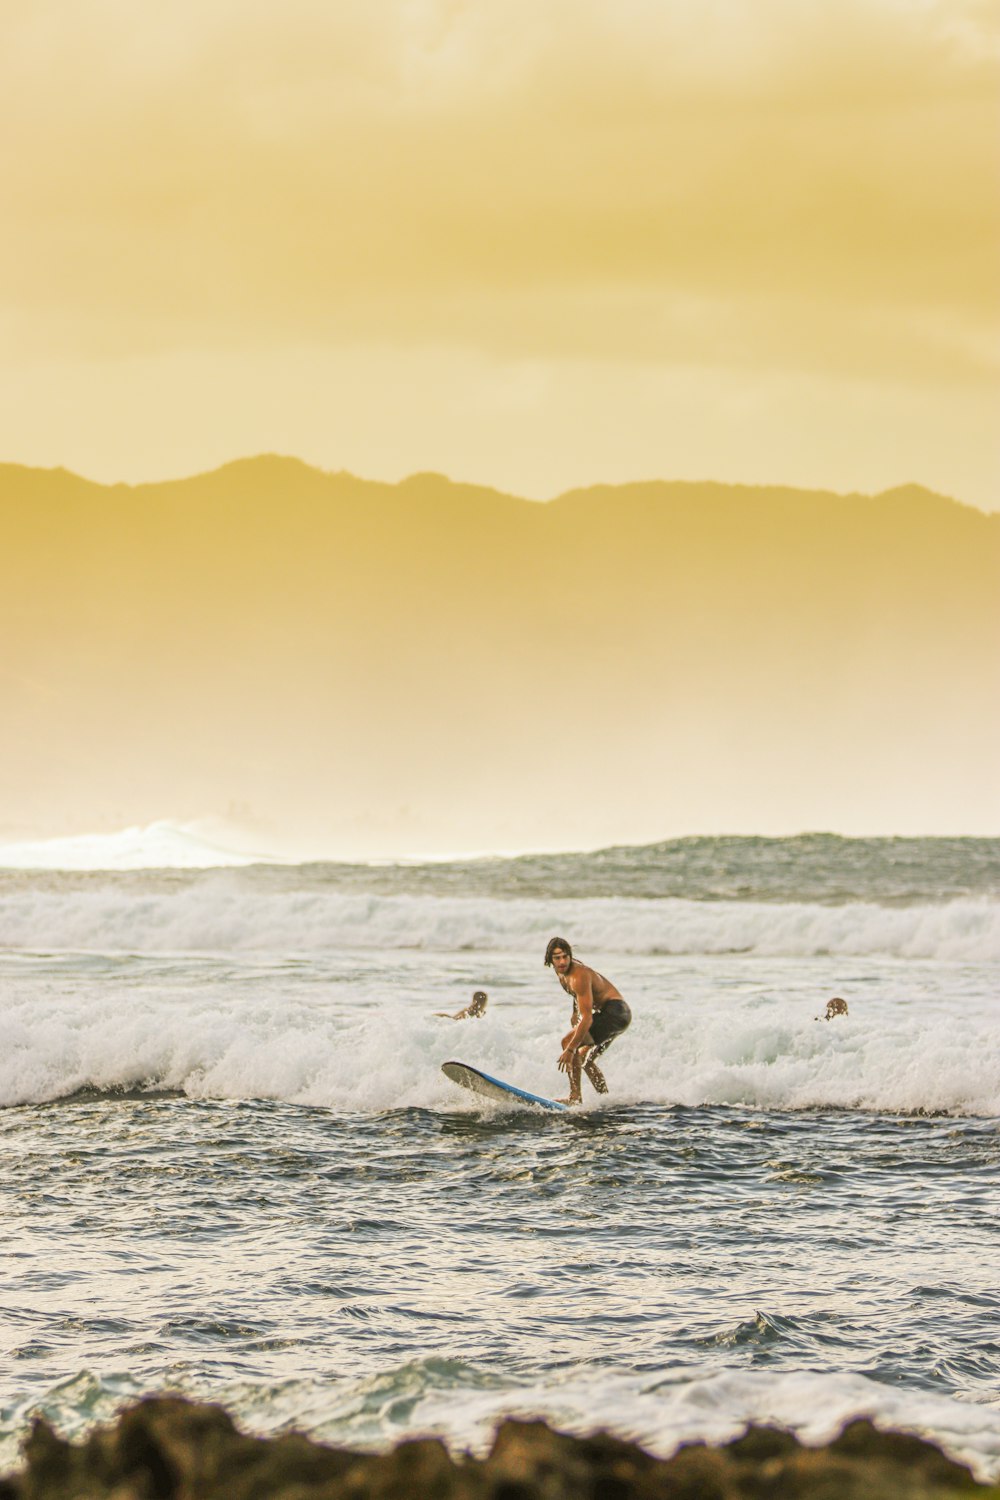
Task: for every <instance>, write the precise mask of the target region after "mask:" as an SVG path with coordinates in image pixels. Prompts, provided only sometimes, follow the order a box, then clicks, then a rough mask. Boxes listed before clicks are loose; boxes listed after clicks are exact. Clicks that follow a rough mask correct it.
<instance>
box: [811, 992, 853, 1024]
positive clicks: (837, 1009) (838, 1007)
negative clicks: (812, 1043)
mask: <svg viewBox="0 0 1000 1500" xmlns="http://www.w3.org/2000/svg"><path fill="white" fill-rule="evenodd" d="M846 1015H847V1001H846V1000H841V998H840V996H839V995H834V997H833V999H832V1000H828V1001H827V1002H826V1015H825V1016H824V1017H823V1020H824V1021H832V1020H833V1018H834V1016H846ZM816 1019H817V1021H818V1020H819V1016H817V1017H816Z"/></svg>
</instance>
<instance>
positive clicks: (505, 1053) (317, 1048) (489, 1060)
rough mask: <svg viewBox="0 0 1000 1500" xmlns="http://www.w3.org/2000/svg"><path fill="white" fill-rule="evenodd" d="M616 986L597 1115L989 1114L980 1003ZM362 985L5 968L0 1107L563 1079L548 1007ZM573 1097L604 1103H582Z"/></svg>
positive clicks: (390, 1092)
mask: <svg viewBox="0 0 1000 1500" xmlns="http://www.w3.org/2000/svg"><path fill="white" fill-rule="evenodd" d="M644 969H645V976H644ZM619 977H622V976H619ZM628 978H629V985H628V992H629V994H630V996H631V997H632V1000H633V1004H634V1009H635V1020H634V1022H633V1025H632V1027H631V1029H630V1031H629V1032H628V1033H627V1034H626V1036H625V1037H624V1038H623V1039H622V1040H621V1041H620V1042H619V1043H618V1044H617V1045H616V1047H615V1048H614V1049H613V1050H612V1051H611V1052H610V1053H609V1054H608V1064H607V1071H608V1075H609V1078H610V1080H611V1082H612V1084H613V1090H614V1093H613V1098H612V1099H611V1100H610V1101H608V1102H609V1103H611V1104H617V1103H626V1104H638V1103H652V1104H654V1105H659V1106H663V1107H672V1106H678V1105H683V1106H691V1107H693V1106H699V1105H730V1106H750V1107H760V1108H770V1109H778V1110H799V1109H811V1108H860V1109H870V1110H874V1111H894V1112H895V1111H898V1112H913V1111H943V1112H947V1113H953V1114H967V1115H978V1116H996V1115H1000V1033H998V1029H997V1027H996V1025H995V1022H994V1020H993V1018H992V1017H991V1015H990V1011H989V1005H988V1002H987V1001H985V1000H984V999H983V997H982V996H981V995H980V997H979V999H978V1000H975V999H972V1000H968V1001H966V1003H965V1004H964V1006H962V1007H960V1008H959V1007H953V1008H951V1009H950V1010H949V1008H948V1006H947V1005H946V1004H944V1003H943V1001H941V1000H940V999H939V1000H938V1001H937V1002H936V1003H932V1002H931V1001H929V1000H928V1001H927V1002H926V1003H924V1004H921V1005H917V1004H907V1003H905V1002H904V1001H901V1000H900V999H899V998H898V997H895V996H892V995H884V996H883V997H882V998H881V999H879V998H877V997H874V996H873V997H870V998H869V999H868V1000H867V1002H866V1004H865V1007H864V1012H863V1016H862V1017H860V1018H855V1016H854V1015H853V1014H852V1015H851V1016H849V1017H848V1018H847V1019H841V1020H838V1021H836V1022H835V1023H832V1024H829V1025H828V1024H825V1023H818V1024H817V1022H816V1021H814V1020H813V1017H812V1014H811V1010H812V1008H813V1007H812V1006H809V1008H808V1009H807V1008H806V1007H805V1006H804V1005H803V1003H802V1001H801V999H790V998H786V997H784V996H775V997H774V998H769V997H768V996H766V995H760V994H757V995H751V996H743V997H741V996H740V995H738V994H736V995H726V996H722V997H719V996H718V995H713V994H712V993H711V991H710V990H709V989H708V988H707V986H706V983H705V980H704V979H702V980H701V982H700V993H699V986H698V983H697V981H696V980H692V981H691V982H689V983H688V984H687V985H686V990H685V993H683V994H679V995H676V996H675V997H671V998H668V997H665V995H664V992H663V976H662V974H660V973H658V972H657V969H656V964H655V961H646V965H639V966H638V967H637V968H635V969H634V970H633V971H632V972H631V974H629V975H628ZM380 989H381V982H380V980H379V978H378V977H377V976H376V977H375V978H374V979H373V980H370V981H366V982H365V983H364V984H362V985H361V986H360V990H363V991H364V992H365V994H364V995H362V994H361V993H360V990H359V989H358V988H354V989H352V988H351V987H350V986H348V987H347V993H346V994H344V993H342V992H340V991H338V990H337V989H336V988H334V986H333V985H332V984H331V986H330V987H328V988H325V987H323V986H321V985H316V984H313V985H310V986H301V985H299V986H297V985H296V984H295V983H294V982H292V981H286V982H285V983H284V984H281V983H278V982H275V981H274V980H273V979H271V980H269V981H266V982H264V983H258V982H257V981H256V980H255V978H254V976H253V975H252V974H250V973H247V974H245V975H244V976H243V978H242V980H241V979H240V977H239V976H238V975H237V976H235V980H234V979H228V980H227V981H226V983H225V985H221V984H219V983H216V984H215V985H213V984H212V983H211V982H209V981H207V980H206V978H205V977H204V976H202V975H198V976H193V977H192V980H191V982H190V983H180V984H178V982H177V976H174V977H173V982H172V983H171V984H166V983H163V984H156V983H152V982H146V983H144V984H142V985H138V984H135V983H126V984H114V983H110V982H108V979H107V978H106V977H97V978H95V979H91V980H90V981H89V982H85V981H84V980H82V979H81V978H80V977H79V976H72V977H71V978H70V979H68V980H61V981H59V982H56V981H55V980H53V979H52V978H51V977H49V978H47V979H46V980H45V981H44V982H43V983H42V984H37V983H27V982H19V981H18V978H17V976H16V975H15V976H13V977H11V976H10V975H9V974H7V975H5V976H4V977H3V979H2V982H0V1012H2V1015H3V1024H4V1036H5V1046H4V1050H3V1054H2V1057H0V1106H2V1105H13V1104H19V1103H28V1102H41V1101H44V1100H49V1099H54V1098H59V1097H63V1096H66V1095H70V1094H73V1093H75V1092H77V1091H79V1090H81V1089H85V1088H96V1089H101V1090H109V1089H130V1088H136V1087H141V1088H145V1087H160V1088H167V1089H176V1090H179V1091H182V1092H183V1093H185V1094H187V1095H188V1096H190V1097H193V1098H231V1099H248V1098H263V1099H279V1100H285V1101H288V1102H290V1103H295V1104H300V1105H309V1106H317V1107H321V1108H329V1109H334V1110H338V1111H358V1112H362V1113H370V1112H372V1113H377V1112H380V1111H383V1110H389V1109H394V1108H406V1107H421V1108H426V1109H433V1110H480V1109H482V1104H481V1103H480V1102H479V1101H477V1100H475V1099H474V1098H473V1096H471V1095H466V1094H465V1093H464V1092H462V1091H460V1090H459V1089H457V1088H456V1087H455V1086H454V1085H453V1084H451V1083H450V1082H449V1081H448V1080H447V1079H446V1078H445V1077H444V1076H443V1075H442V1073H441V1071H440V1065H441V1063H442V1062H443V1061H445V1060H446V1059H448V1058H450V1057H456V1056H457V1057H459V1058H461V1059H463V1060H464V1061H467V1062H470V1063H472V1064H473V1065H475V1066H478V1067H480V1068H482V1069H484V1070H485V1071H486V1072H489V1073H493V1074H495V1075H499V1076H501V1077H506V1078H509V1079H510V1080H511V1081H512V1082H515V1083H517V1084H519V1085H520V1086H522V1087H524V1088H527V1089H530V1090H531V1091H533V1092H536V1093H540V1094H547V1095H551V1094H553V1093H554V1092H555V1091H556V1090H557V1089H558V1088H559V1087H560V1085H561V1084H562V1083H564V1080H563V1079H562V1078H561V1075H560V1074H559V1073H558V1072H557V1071H556V1067H555V1061H556V1054H557V1052H558V1046H557V1041H558V1036H559V1034H560V1030H561V1025H562V1023H563V1021H564V1019H565V1018H564V1016H563V1013H562V1008H561V1007H559V1008H558V1009H557V1010H554V1009H553V1005H555V1004H556V1003H557V1002H556V997H555V996H552V997H551V1001H552V1003H551V1004H545V1005H540V1004H539V1003H538V1002H537V1000H530V1001H529V1000H525V999H521V998H518V997H517V996H516V994H515V995H513V996H512V997H511V998H507V996H505V995H503V994H501V995H497V993H496V992H494V997H493V1000H492V1002H491V1008H490V1010H489V1012H488V1013H487V1016H486V1017H485V1018H484V1019H483V1020H481V1021H477V1022H475V1023H465V1024H463V1025H460V1026H457V1025H454V1024H452V1023H449V1022H447V1021H441V1020H438V1019H436V1018H435V1017H434V1016H433V1015H431V1014H430V1011H431V1009H432V1006H431V1005H430V1004H428V1002H427V1001H426V999H420V998H419V997H415V998H414V999H411V1000H409V1001H403V1000H400V999H391V998H386V997H385V996H384V995H383V996H382V997H381V999H380V998H379V995H378V992H379V990H380ZM545 995H546V999H548V998H549V995H548V988H546V991H545ZM958 1017H960V1018H961V1024H960V1025H959V1024H956V1019H957V1018H958ZM589 1105H590V1106H591V1107H597V1108H600V1107H604V1106H603V1105H602V1104H601V1103H600V1102H599V1101H598V1100H597V1099H596V1097H594V1096H590V1097H589Z"/></svg>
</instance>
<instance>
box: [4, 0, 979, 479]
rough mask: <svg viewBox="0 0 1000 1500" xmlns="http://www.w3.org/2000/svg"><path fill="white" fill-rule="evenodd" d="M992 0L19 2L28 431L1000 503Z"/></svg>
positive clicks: (16, 389) (174, 445)
mask: <svg viewBox="0 0 1000 1500" xmlns="http://www.w3.org/2000/svg"><path fill="white" fill-rule="evenodd" d="M998 77H1000V11H998V7H997V5H996V4H995V3H992V0H284V3H283V4H282V5H281V6H278V5H275V4H273V3H267V4H265V3H261V0H172V3H171V4H170V5H158V6H149V5H140V6H137V5H135V3H134V0H87V3H86V4H80V3H79V0H4V4H3V6H2V8H0V130H2V135H3V140H4V142H5V147H6V149H5V151H4V153H3V156H2V159H0V193H2V202H3V205H4V229H3V234H2V235H0V334H2V336H0V460H14V461H18V462H22V463H29V464H40V465H60V464H61V465H65V466H67V467H69V468H73V469H75V470H77V471H79V472H82V473H85V474H87V475H89V476H91V477H93V478H99V479H104V480H115V479H129V480H139V479H144V478H156V477H161V476H167V475H180V474H185V473H191V472H194V471H196V470H199V469H204V468H207V467H211V466H213V465H215V464H217V463H220V462H223V461H225V460H227V459H230V458H233V457H236V456H239V455H242V454H250V453H257V452H261V451H265V450H276V451H280V452H286V453H293V454H296V455H298V456H300V457H303V458H305V459H307V460H308V461H310V462H312V463H315V464H319V465H321V466H324V467H327V468H334V469H339V468H347V469H350V470H352V471H354V472H356V473H359V474H362V475H366V476H369V477H376V478H386V479H395V478H398V477H400V476H401V475H403V474H406V473H409V472H412V471H414V470H420V469H435V470H440V471H444V472H446V473H449V474H451V475H452V476H454V477H456V478H465V479H473V480H478V481H482V482H486V483H493V484H496V485H498V486H500V487H503V488H507V489H510V490H513V491H515V492H517V493H521V494H527V495H534V496H539V497H543V496H548V495H551V494H554V493H556V492H558V491H559V490H561V489H564V488H566V487H568V486H570V485H573V484H578V483H588V482H593V481H598V480H607V481H614V480H624V479H630V478H637V477H651V476H661V477H665V478H702V477H711V478H720V479H728V480H745V481H761V482H774V481H777V482H784V483H796V484H802V485H815V486H824V487H830V488H835V489H854V488H856V489H861V490H877V489H882V488H886V487H888V486H890V485H895V484H898V483H902V482H904V481H908V480H915V481H917V482H920V483H922V484H925V485H928V486H930V487H932V488H936V489H939V490H942V491H944V492H945V493H949V494H952V495H955V496H956V497H958V498H961V499H964V500H969V501H973V502H975V503H977V504H979V505H983V506H989V507H991V508H995V507H1000V483H998V480H1000V451H998V444H997V441H996V438H995V437H994V436H993V432H994V431H995V428H996V425H997V424H996V420H995V418H996V411H997V394H998V380H997V367H998V363H1000V354H998V348H1000V345H998V341H997V337H996V334H997V324H998V321H1000V319H998V311H1000V270H998V266H1000V261H998V250H1000V229H998V219H1000V200H998V191H997V167H998V165H1000V160H998V157H1000V147H998V124H1000V119H998V107H997V106H998V99H1000V89H998Z"/></svg>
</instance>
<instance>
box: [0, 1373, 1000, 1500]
mask: <svg viewBox="0 0 1000 1500" xmlns="http://www.w3.org/2000/svg"><path fill="white" fill-rule="evenodd" d="M960 1496H972V1497H975V1500H1000V1487H997V1486H983V1485H978V1484H977V1483H976V1482H975V1480H974V1479H973V1478H972V1476H971V1474H970V1473H969V1471H968V1470H967V1469H965V1468H963V1467H962V1465H960V1464H956V1463H954V1462H952V1460H950V1459H948V1458H946V1457H945V1456H944V1454H942V1453H941V1452H940V1450H939V1449H937V1448H935V1447H934V1446H933V1444H931V1443H925V1442H922V1441H921V1440H920V1439H919V1438H914V1437H906V1436H904V1435H903V1434H901V1433H894V1432H879V1431H877V1430H876V1429H875V1428H874V1427H873V1426H872V1425H871V1423H870V1422H867V1421H856V1422H852V1423H851V1424H850V1425H849V1426H848V1427H846V1428H845V1429H844V1431H843V1432H842V1433H841V1435H840V1436H839V1437H838V1438H836V1439H835V1440H834V1441H833V1442H832V1443H829V1444H828V1445H827V1446H826V1447H824V1448H806V1447H803V1446H802V1445H801V1444H800V1443H799V1442H798V1441H797V1440H796V1439H795V1438H794V1437H792V1436H791V1435H790V1434H789V1433H787V1432H779V1431H776V1430H773V1429H771V1428H762V1427H758V1428H751V1429H750V1430H749V1431H748V1432H747V1433H746V1434H745V1435H744V1436H743V1437H741V1438H738V1439H736V1440H735V1441H734V1442H732V1443H728V1444H727V1445H726V1446H725V1447H720V1448H712V1447H709V1446H708V1445H707V1444H704V1443H693V1444H690V1445H688V1446H687V1447H685V1448H682V1449H680V1451H679V1452H678V1453H676V1454H674V1456H673V1457H672V1458H669V1459H659V1458H654V1457H653V1456H652V1455H651V1454H649V1453H647V1452H645V1450H644V1449H642V1448H640V1447H639V1446H638V1445H637V1444H635V1443H630V1442H626V1441H624V1440H622V1439H620V1438H616V1437H613V1436H611V1434H610V1433H606V1432H596V1433H594V1434H593V1435H592V1436H590V1437H570V1436H569V1435H567V1434H566V1433H560V1432H554V1431H553V1430H552V1428H550V1427H549V1426H548V1425H547V1423H545V1422H541V1421H538V1422H521V1421H514V1420H508V1421H505V1422H503V1423H501V1425H500V1427H499V1428H498V1429H497V1433H496V1436H495V1439H494V1442H493V1446H492V1448H491V1450H490V1452H489V1454H488V1455H487V1456H486V1458H485V1459H476V1458H472V1457H469V1456H468V1455H464V1456H463V1455H459V1456H456V1457H453V1456H452V1455H451V1454H450V1453H449V1452H448V1450H447V1448H445V1446H444V1444H443V1443H441V1442H439V1441H438V1440H437V1439H436V1438H418V1439H414V1440H411V1441H408V1442H403V1443H400V1444H399V1445H398V1446H397V1447H396V1448H394V1449H393V1450H392V1451H391V1452H390V1453H380V1454H366V1453H353V1452H351V1451H349V1450H347V1449H338V1448H328V1447H325V1446H324V1445H323V1444H320V1443H314V1442H312V1441H311V1440H310V1439H309V1438H306V1437H302V1436H299V1435H296V1434H290V1435H287V1436H284V1437H274V1438H255V1437H247V1436H246V1435H244V1434H243V1433H241V1432H239V1431H238V1430H237V1429H236V1427H235V1426H234V1425H233V1423H232V1421H231V1419H230V1417H229V1416H228V1415H227V1413H226V1412H224V1411H223V1410H222V1408H221V1407H217V1406H209V1405H203V1404H200V1403H197V1402H191V1401H186V1400H183V1399H181V1398H179V1397H157V1398H153V1399H150V1400H147V1401H142V1402H139V1404H138V1405H136V1406H133V1407H131V1408H129V1409H128V1410H127V1411H125V1412H123V1413H122V1415H121V1416H120V1417H119V1419H118V1421H117V1422H115V1423H114V1424H112V1425H111V1426H108V1427H103V1428H99V1429H97V1430H96V1431H94V1432H92V1433H91V1434H90V1435H89V1437H87V1438H86V1439H85V1440H84V1441H82V1442H80V1443H69V1442H65V1441H64V1440H63V1439H62V1438H60V1437H58V1436H57V1435H56V1433H54V1432H53V1431H52V1429H51V1427H49V1426H48V1424H47V1423H45V1422H44V1421H39V1422H36V1423H35V1425H34V1427H33V1429H32V1431H31V1433H30V1435H29V1437H28V1439H27V1441H26V1443H25V1447H24V1467H23V1468H22V1469H20V1470H19V1471H18V1472H16V1473H14V1474H11V1475H8V1476H7V1478H6V1479H0V1500H764V1497H767V1500H799V1497H801V1500H952V1497H960Z"/></svg>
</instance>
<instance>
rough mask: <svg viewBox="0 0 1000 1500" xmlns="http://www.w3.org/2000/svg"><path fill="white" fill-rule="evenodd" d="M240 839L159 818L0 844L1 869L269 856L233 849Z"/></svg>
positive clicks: (142, 866) (151, 865)
mask: <svg viewBox="0 0 1000 1500" xmlns="http://www.w3.org/2000/svg"><path fill="white" fill-rule="evenodd" d="M241 842H245V841H244V840H241V839H239V838H238V837H236V836H235V835H234V832H233V831H232V830H222V831H221V837H219V836H217V835H216V832H215V830H213V829H209V828H207V827H205V826H203V825H201V824H197V823H171V822H169V821H166V820H161V821H159V822H156V823H150V824H148V825H147V826H146V827H135V828H124V829H121V830H120V831H118V832H115V833H85V834H76V835H73V836H71V837H66V838H54V839H31V840H22V841H20V842H8V843H0V869H4V870H153V869H159V870H164V869H166V870H201V869H211V868H214V867H217V866H225V865H247V864H255V863H260V862H261V861H263V860H267V859H269V858H270V856H268V855H264V854H258V853H255V852H252V851H249V852H248V851H246V850H245V849H244V850H241V849H240V848H238V847H235V845H236V844H239V843H241ZM230 845H233V846H232V847H231V846H230Z"/></svg>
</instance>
